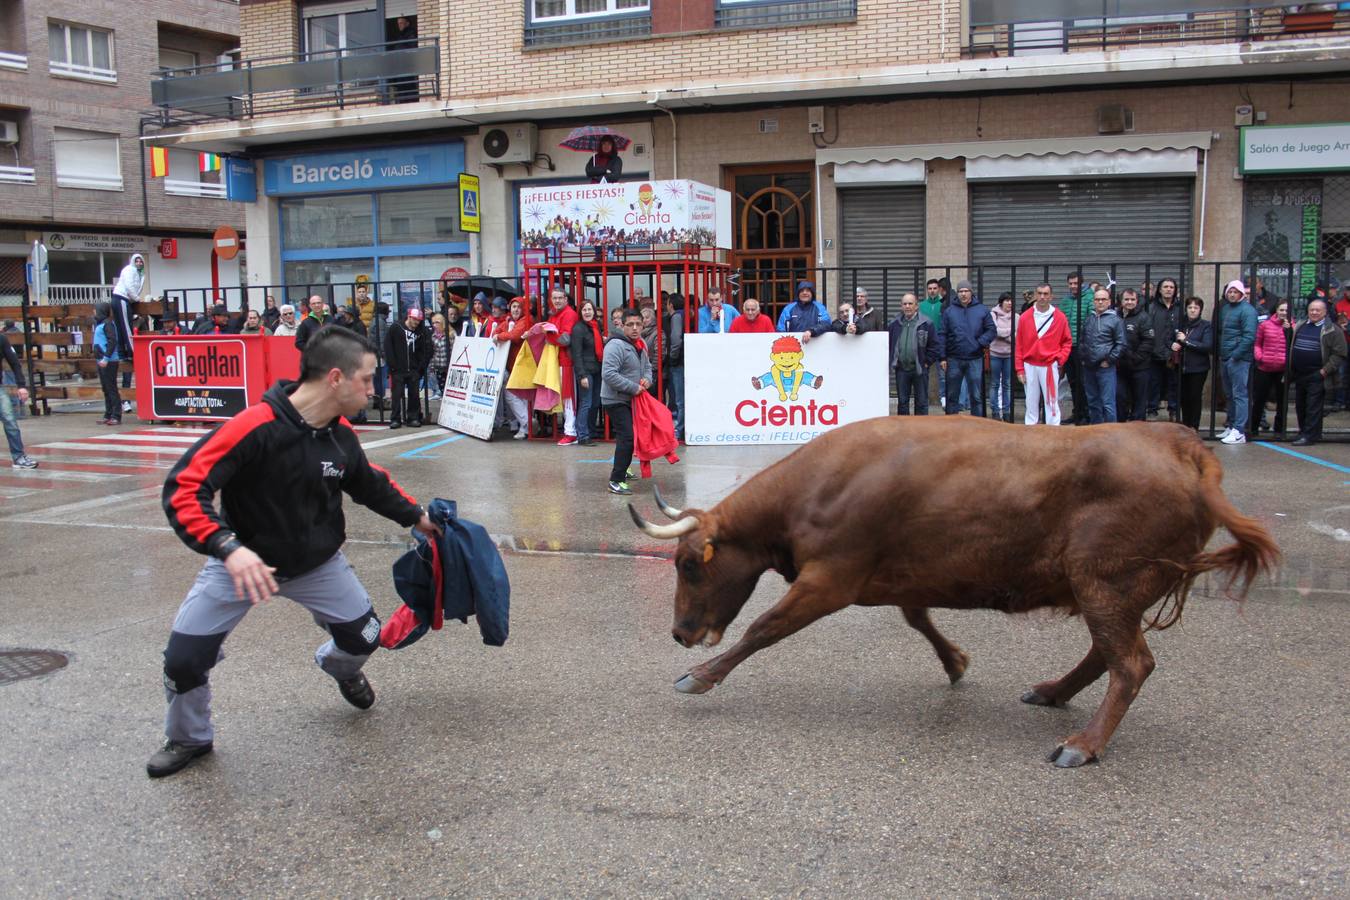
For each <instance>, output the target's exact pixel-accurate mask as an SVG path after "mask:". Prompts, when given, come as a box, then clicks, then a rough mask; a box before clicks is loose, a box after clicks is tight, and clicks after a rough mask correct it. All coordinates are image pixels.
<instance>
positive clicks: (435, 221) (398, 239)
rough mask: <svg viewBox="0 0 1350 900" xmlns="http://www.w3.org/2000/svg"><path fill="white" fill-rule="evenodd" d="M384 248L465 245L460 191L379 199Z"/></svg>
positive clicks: (398, 193) (398, 194) (439, 190)
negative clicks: (455, 243)
mask: <svg viewBox="0 0 1350 900" xmlns="http://www.w3.org/2000/svg"><path fill="white" fill-rule="evenodd" d="M378 199H379V210H380V222H379V228H380V243H381V244H440V243H445V242H447V241H463V240H467V237H466V236H465V235H464V234H463V233H462V232H461V231H460V230H459V191H458V190H456V189H455V188H448V189H447V188H437V189H435V190H430V191H395V192H390V193H387V194H381V195H380V196H379V198H378Z"/></svg>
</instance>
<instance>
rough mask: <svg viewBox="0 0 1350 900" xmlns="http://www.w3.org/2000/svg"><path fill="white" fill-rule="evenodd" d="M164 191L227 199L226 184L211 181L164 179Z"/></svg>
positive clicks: (175, 194)
mask: <svg viewBox="0 0 1350 900" xmlns="http://www.w3.org/2000/svg"><path fill="white" fill-rule="evenodd" d="M164 193H166V194H172V195H173V196H175V197H213V198H215V199H217V200H224V199H225V185H223V184H216V183H214V182H210V181H183V180H181V179H177V178H165V179H164Z"/></svg>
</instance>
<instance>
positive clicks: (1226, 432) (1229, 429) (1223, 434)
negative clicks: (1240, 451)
mask: <svg viewBox="0 0 1350 900" xmlns="http://www.w3.org/2000/svg"><path fill="white" fill-rule="evenodd" d="M1232 433H1233V426H1232V425H1229V426H1228V427H1227V428H1225V429H1224V430H1223V431H1221V432H1219V440H1221V441H1222V440H1224V439H1225V438H1227V437H1228V436H1229V435H1230V434H1232Z"/></svg>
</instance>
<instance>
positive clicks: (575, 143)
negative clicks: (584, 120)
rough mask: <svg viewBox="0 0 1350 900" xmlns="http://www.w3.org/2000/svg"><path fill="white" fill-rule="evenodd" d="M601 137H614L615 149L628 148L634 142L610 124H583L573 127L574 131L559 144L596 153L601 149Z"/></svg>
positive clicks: (584, 151) (570, 148)
mask: <svg viewBox="0 0 1350 900" xmlns="http://www.w3.org/2000/svg"><path fill="white" fill-rule="evenodd" d="M601 138H611V139H613V141H614V149H615V150H627V149H628V145H629V144H631V143H633V142H632V141H631V140H629V139H628V138H626V137H624V136H623V135H621V134H619V133H618V132H617V131H614V130H613V129H611V128H610V127H609V126H608V125H582V126H581V127H580V128H573V129H572V133H571V134H569V135H568V136H567V139H566V140H565V141H563V142H562V143H561V144H559V145H558V146H559V147H566V148H567V149H569V150H580V151H582V152H583V153H594V152H595V151H597V150H599V149H600V139H601Z"/></svg>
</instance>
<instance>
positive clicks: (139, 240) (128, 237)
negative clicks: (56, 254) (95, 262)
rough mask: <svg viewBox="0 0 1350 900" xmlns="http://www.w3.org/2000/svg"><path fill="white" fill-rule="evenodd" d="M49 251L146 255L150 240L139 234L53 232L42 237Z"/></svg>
mask: <svg viewBox="0 0 1350 900" xmlns="http://www.w3.org/2000/svg"><path fill="white" fill-rule="evenodd" d="M42 243H44V244H46V245H47V249H48V250H79V251H83V252H90V253H144V252H146V249H147V245H148V243H149V241H148V239H147V238H146V237H145V236H144V235H139V234H87V233H82V232H77V231H51V232H47V233H46V234H44V235H43V236H42Z"/></svg>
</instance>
